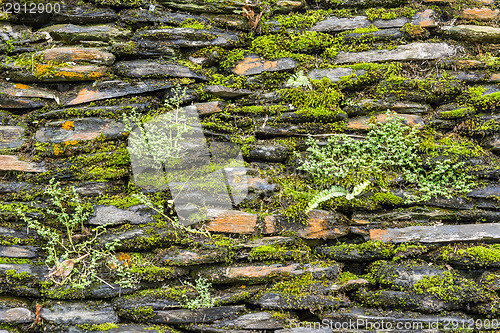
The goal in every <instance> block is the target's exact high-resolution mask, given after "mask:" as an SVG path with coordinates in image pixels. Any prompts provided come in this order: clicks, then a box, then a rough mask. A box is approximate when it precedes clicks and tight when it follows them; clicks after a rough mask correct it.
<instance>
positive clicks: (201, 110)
mask: <svg viewBox="0 0 500 333" xmlns="http://www.w3.org/2000/svg"><path fill="white" fill-rule="evenodd" d="M225 107H226V103H224V102H221V101H214V102H206V103H197V104H193V105H189V106H185V107H184V108H183V109H185V110H188V111H196V112H197V113H198V114H199V115H200V116H208V115H211V114H214V113H219V112H222V111H224V109H225Z"/></svg>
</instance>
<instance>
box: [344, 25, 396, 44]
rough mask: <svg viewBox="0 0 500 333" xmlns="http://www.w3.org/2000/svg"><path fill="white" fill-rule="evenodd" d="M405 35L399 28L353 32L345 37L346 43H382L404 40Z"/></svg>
mask: <svg viewBox="0 0 500 333" xmlns="http://www.w3.org/2000/svg"><path fill="white" fill-rule="evenodd" d="M402 37H403V34H402V33H401V31H400V30H399V28H390V29H380V30H377V31H372V32H351V33H348V34H345V35H344V41H345V42H347V43H352V42H355V41H358V40H361V41H364V40H370V41H374V42H375V41H382V40H394V39H399V38H402Z"/></svg>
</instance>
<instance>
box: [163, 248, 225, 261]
mask: <svg viewBox="0 0 500 333" xmlns="http://www.w3.org/2000/svg"><path fill="white" fill-rule="evenodd" d="M226 256H227V250H226V249H224V248H217V249H210V248H209V249H193V250H188V249H179V248H176V247H173V248H170V249H168V250H167V253H166V254H165V256H164V257H163V259H162V263H163V264H165V265H174V266H190V265H200V264H210V263H214V262H222V261H224V260H226V258H225V257H226Z"/></svg>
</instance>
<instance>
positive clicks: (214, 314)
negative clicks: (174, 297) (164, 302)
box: [149, 305, 245, 325]
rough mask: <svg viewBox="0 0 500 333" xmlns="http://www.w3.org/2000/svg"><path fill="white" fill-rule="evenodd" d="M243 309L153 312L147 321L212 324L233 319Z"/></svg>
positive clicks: (237, 306)
mask: <svg viewBox="0 0 500 333" xmlns="http://www.w3.org/2000/svg"><path fill="white" fill-rule="evenodd" d="M244 310H245V307H244V306H242V305H236V306H218V307H213V308H202V309H196V310H188V309H182V310H165V311H154V317H153V318H151V319H150V320H149V321H150V322H151V323H155V324H173V325H175V324H191V323H194V324H197V323H198V324H201V323H212V322H214V321H216V320H220V319H224V318H227V317H233V316H235V315H237V314H238V313H240V312H243V311H244Z"/></svg>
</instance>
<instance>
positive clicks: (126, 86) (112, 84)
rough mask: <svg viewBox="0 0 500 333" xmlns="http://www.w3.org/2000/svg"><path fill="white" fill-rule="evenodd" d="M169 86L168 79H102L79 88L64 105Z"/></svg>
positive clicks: (170, 85) (135, 93) (140, 92)
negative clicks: (127, 80)
mask: <svg viewBox="0 0 500 333" xmlns="http://www.w3.org/2000/svg"><path fill="white" fill-rule="evenodd" d="M170 87H172V84H171V83H170V82H168V81H152V80H145V81H141V82H133V83H129V82H125V81H120V80H115V81H103V82H100V83H98V84H96V85H92V86H89V87H86V88H83V89H81V90H79V91H78V92H77V93H76V96H75V97H70V98H69V99H68V101H67V102H66V103H65V105H66V106H69V105H78V104H83V103H88V102H93V101H99V100H103V99H108V98H114V97H122V96H127V95H137V94H142V93H145V92H151V91H157V90H164V89H168V88H170Z"/></svg>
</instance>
